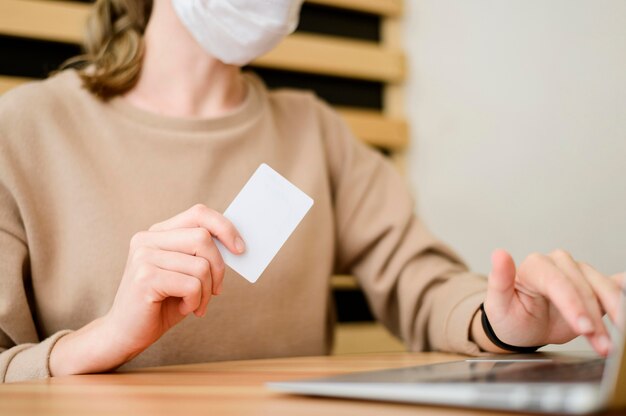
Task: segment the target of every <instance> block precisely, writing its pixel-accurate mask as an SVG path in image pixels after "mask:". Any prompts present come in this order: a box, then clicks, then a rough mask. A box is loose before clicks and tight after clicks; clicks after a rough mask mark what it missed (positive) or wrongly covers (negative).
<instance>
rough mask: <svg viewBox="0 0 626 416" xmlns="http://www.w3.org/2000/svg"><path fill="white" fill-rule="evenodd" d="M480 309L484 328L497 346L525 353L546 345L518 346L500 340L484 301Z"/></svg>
mask: <svg viewBox="0 0 626 416" xmlns="http://www.w3.org/2000/svg"><path fill="white" fill-rule="evenodd" d="M480 311H481V315H482V317H481V322H482V324H483V330H484V331H485V334H486V335H487V338H489V340H490V341H491V342H493V343H494V345H495V346H497V347H499V348H502V349H503V350H506V351H511V352H518V353H524V354H528V353H531V352H535V351H537V350H538V349H539V348H541V347H543V346H544V345H540V346H538V347H516V346H515V345H509V344H507V343H506V342H502V341H500V339H499V338H498V336H497V335H496V333H495V332H494V331H493V328H492V327H491V324H490V323H489V318H487V313H486V312H485V304H484V303H481V304H480Z"/></svg>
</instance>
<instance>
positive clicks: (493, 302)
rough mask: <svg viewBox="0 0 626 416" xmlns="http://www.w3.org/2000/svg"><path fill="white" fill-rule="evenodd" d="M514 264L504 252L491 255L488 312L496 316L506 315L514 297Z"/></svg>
mask: <svg viewBox="0 0 626 416" xmlns="http://www.w3.org/2000/svg"><path fill="white" fill-rule="evenodd" d="M515 275H516V271H515V262H514V261H513V258H512V257H511V255H510V254H509V253H507V252H506V251H505V250H496V251H494V252H493V253H492V255H491V273H490V274H489V280H488V282H487V301H486V303H488V305H489V310H490V311H493V310H496V311H497V313H496V314H495V315H496V316H504V315H506V311H507V310H508V309H509V306H510V305H511V300H512V299H513V296H515Z"/></svg>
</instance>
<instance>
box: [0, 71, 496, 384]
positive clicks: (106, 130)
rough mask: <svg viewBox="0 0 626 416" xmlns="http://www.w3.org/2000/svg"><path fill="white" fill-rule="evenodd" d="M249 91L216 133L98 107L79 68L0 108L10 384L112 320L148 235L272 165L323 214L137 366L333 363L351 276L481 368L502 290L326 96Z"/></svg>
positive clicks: (382, 314) (2, 316) (118, 105)
mask: <svg viewBox="0 0 626 416" xmlns="http://www.w3.org/2000/svg"><path fill="white" fill-rule="evenodd" d="M246 82H247V83H248V94H247V98H246V99H245V101H244V103H243V104H242V105H241V106H240V107H239V108H237V109H236V110H234V111H233V112H231V113H229V114H227V115H225V116H223V117H218V118H212V119H180V118H171V117H166V116H162V115H157V114H154V113H150V112H146V111H143V110H140V109H138V108H135V107H133V106H131V105H130V104H129V103H127V102H126V101H125V100H124V99H123V98H115V99H112V100H109V101H106V102H105V101H102V100H99V99H98V98H96V97H95V96H93V95H92V94H90V93H89V92H88V91H86V90H85V89H83V88H82V87H81V83H80V80H79V78H78V76H77V74H76V72H75V71H73V70H67V71H64V72H62V73H60V74H58V75H56V76H54V77H52V78H50V79H48V80H45V81H38V82H33V83H30V84H27V85H25V86H22V87H19V88H17V89H14V90H12V91H10V92H8V93H6V94H5V95H3V96H2V97H1V98H0V381H2V382H11V381H17V380H25V379H33V378H41V377H47V376H49V375H50V371H49V365H48V360H49V356H50V353H51V351H52V349H53V348H54V344H55V342H56V341H57V340H58V339H59V338H60V337H62V336H63V335H65V334H67V333H69V331H72V330H76V329H78V328H81V327H82V326H84V325H86V324H88V323H89V322H91V321H92V320H94V319H96V318H98V317H100V316H103V315H104V314H106V312H107V311H108V310H109V308H110V307H111V305H112V302H113V299H114V296H115V294H116V291H117V288H118V285H119V283H120V280H121V277H122V274H123V270H124V266H125V263H126V257H127V254H128V245H129V241H130V239H131V237H132V236H133V234H135V233H137V232H139V231H141V230H146V229H148V228H149V227H150V226H151V225H152V224H154V223H156V222H160V221H163V220H165V219H167V218H169V217H172V216H173V215H175V214H177V213H180V212H182V211H184V210H186V209H188V208H189V207H191V206H192V205H194V204H197V203H202V204H205V205H207V206H208V207H210V208H213V209H215V210H217V211H219V212H223V211H224V209H225V208H226V207H227V206H228V204H229V203H230V202H231V201H232V200H233V198H234V197H235V196H236V194H237V193H238V191H239V190H240V189H241V188H242V186H243V185H244V184H245V182H246V181H247V180H248V179H249V177H250V175H251V174H252V173H253V172H254V171H255V169H256V168H257V167H258V166H259V165H260V164H261V163H267V164H268V165H270V166H271V167H273V168H274V169H275V170H277V171H278V172H279V173H280V174H282V175H283V176H285V177H286V178H287V179H288V180H289V181H291V182H292V183H294V184H295V185H296V186H297V187H299V188H300V189H302V190H303V191H304V192H306V193H307V194H308V195H309V196H311V197H312V198H313V199H314V201H315V204H314V206H313V207H312V209H311V211H310V212H309V213H308V214H307V216H306V217H305V218H304V220H303V221H302V223H301V224H300V225H299V226H298V228H297V229H296V231H295V232H294V234H292V235H291V237H290V238H289V239H288V240H287V242H286V244H285V245H284V246H283V247H282V249H281V250H280V252H279V253H278V255H277V256H276V257H275V258H274V260H273V261H272V262H271V263H270V265H269V267H268V268H267V269H266V271H265V273H264V274H263V275H262V276H261V278H260V279H259V281H258V282H257V283H256V284H250V283H248V282H247V281H246V280H244V279H243V278H242V277H240V276H238V275H237V274H236V273H235V272H234V271H232V270H230V269H228V270H227V272H226V276H225V280H224V288H223V294H222V295H220V296H218V297H214V298H213V299H212V300H211V302H210V303H209V308H208V313H207V314H206V316H204V317H203V318H197V317H195V316H189V317H188V318H186V319H185V320H184V321H182V322H181V323H180V324H179V325H177V326H176V327H174V328H173V329H171V330H170V331H169V332H168V333H166V334H165V335H164V336H163V337H161V338H160V339H159V340H158V341H157V342H156V343H154V344H153V345H152V346H150V347H149V348H148V349H147V350H145V351H144V352H143V353H141V354H140V355H138V356H137V357H136V358H134V359H133V360H132V361H130V362H129V363H127V364H126V365H125V366H124V367H123V368H132V367H143V366H157V365H167V364H183V363H194V362H207V361H215V360H235V359H252V358H262V357H285V356H298V355H300V356H301V355H321V354H327V353H328V352H329V350H330V346H331V343H332V326H333V324H334V311H333V309H334V305H333V300H332V297H331V287H330V277H331V276H332V275H333V274H334V273H349V274H352V275H354V276H356V278H357V279H358V283H359V285H360V287H361V288H362V290H363V292H364V293H365V295H366V298H367V300H368V302H369V305H370V307H371V309H372V311H373V313H374V315H375V316H376V318H377V319H378V320H379V321H381V322H382V323H383V324H384V325H386V327H387V328H389V330H390V331H391V332H392V333H394V334H396V335H397V336H398V337H400V338H402V339H403V340H404V342H405V343H406V345H407V348H409V349H411V350H430V349H437V350H443V351H455V352H461V353H466V354H474V353H478V347H477V346H476V345H475V344H474V343H472V342H471V341H470V340H469V328H470V322H471V319H472V316H473V315H474V313H475V312H476V310H477V309H478V307H479V305H480V303H481V301H482V299H483V298H484V294H485V287H486V285H485V279H484V277H482V276H477V275H474V274H471V273H469V272H468V271H467V269H466V267H465V266H464V265H463V263H462V262H461V260H460V259H459V258H458V257H457V256H456V255H455V254H454V253H453V252H452V251H451V250H450V249H449V248H447V247H446V246H445V245H444V244H442V243H441V242H440V241H438V240H437V239H435V238H434V237H433V236H432V235H431V234H430V232H429V231H428V230H427V228H426V227H425V226H424V224H423V223H422V222H421V221H420V219H419V218H418V217H417V216H416V215H415V213H414V204H413V201H412V199H411V197H410V193H409V191H408V190H407V188H406V185H405V181H404V179H403V178H402V177H401V176H400V175H399V174H398V173H397V172H396V171H395V170H394V168H393V167H392V166H391V165H390V164H389V163H388V162H387V160H386V159H385V158H384V157H383V156H382V155H380V154H379V153H378V152H376V151H375V150H373V149H370V148H369V147H368V146H366V145H364V144H363V143H361V142H359V141H358V140H356V139H355V138H354V137H353V135H352V134H351V132H350V130H349V128H348V127H347V126H346V124H345V123H344V122H343V121H342V120H341V119H340V117H339V116H338V115H337V114H336V113H335V112H333V110H332V109H331V108H330V107H329V106H327V105H326V104H324V103H322V102H321V101H320V100H318V99H317V98H316V97H315V96H314V95H313V94H311V93H307V92H298V91H292V90H278V91H271V92H270V91H268V90H267V88H266V87H265V85H264V84H263V83H262V82H261V81H260V80H259V79H258V78H256V77H255V76H253V75H246ZM129 319H132V317H129Z"/></svg>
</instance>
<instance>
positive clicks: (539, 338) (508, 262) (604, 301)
mask: <svg viewBox="0 0 626 416" xmlns="http://www.w3.org/2000/svg"><path fill="white" fill-rule="evenodd" d="M623 284H624V275H623V274H619V275H615V276H612V277H607V276H605V275H603V274H601V273H599V272H598V271H596V270H595V269H593V268H592V267H591V266H589V265H588V264H585V263H580V262H577V261H575V260H574V259H573V258H572V256H571V255H570V254H569V253H567V252H565V251H562V250H556V251H554V252H552V253H550V254H549V255H542V254H532V255H530V256H528V258H526V260H524V261H523V262H522V263H521V264H520V265H519V267H518V268H517V269H516V267H515V263H514V261H513V259H512V258H511V256H510V255H509V254H508V253H507V252H506V251H504V250H497V251H495V252H494V253H493V255H492V271H491V274H490V275H489V283H488V289H487V296H486V299H485V304H484V306H485V311H486V313H487V316H488V317H489V322H490V323H491V326H492V328H493V330H494V332H495V334H496V335H497V337H498V338H499V339H500V340H501V341H503V342H505V343H507V344H509V345H515V346H519V347H524V346H535V345H544V344H562V343H565V342H568V341H570V340H572V339H574V338H576V337H577V336H579V335H584V336H585V337H587V339H588V340H589V342H590V343H591V345H592V346H593V348H594V349H595V350H596V351H597V352H598V353H599V354H601V355H607V354H608V353H609V352H610V350H611V341H610V338H609V334H608V331H607V328H606V326H605V324H604V322H603V321H602V317H603V315H604V314H605V313H608V314H609V317H610V318H611V320H612V321H613V322H617V321H618V319H621V318H619V315H620V313H621V311H620V307H621V306H620V292H621V287H622V286H623ZM480 332H482V327H481V325H480V313H478V314H477V316H476V317H475V319H474V324H473V327H472V335H473V336H474V339H475V340H476V342H477V343H478V344H479V346H481V347H482V348H483V349H486V350H488V351H492V352H502V350H500V349H499V348H497V347H495V345H493V344H491V342H488V341H487V342H485V340H486V336H485V335H484V332H482V333H480Z"/></svg>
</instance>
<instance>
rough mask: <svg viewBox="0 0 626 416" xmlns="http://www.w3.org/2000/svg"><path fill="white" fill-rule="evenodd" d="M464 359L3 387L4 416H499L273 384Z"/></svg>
mask: <svg viewBox="0 0 626 416" xmlns="http://www.w3.org/2000/svg"><path fill="white" fill-rule="evenodd" d="M455 359H459V357H458V356H454V355H447V354H438V353H427V354H411V353H389V354H359V355H343V356H330V357H305V358H282V359H271V360H253V361H232V362H219V363H209V364H192V365H181V366H171V367H160V368H151V369H143V370H138V371H131V372H124V373H113V374H97V375H83V376H71V377H58V378H52V379H47V380H37V381H30V382H25V383H13V384H5V385H0V415H3V416H4V415H11V416H23V415H44V414H45V415H80V416H96V415H121V416H124V415H133V416H135V415H137V416H140V415H151V416H152V415H155V416H156V415H167V416H175V415H184V416H192V415H219V416H222V415H268V416H269V415H271V416H281V415H311V416H313V415H315V416H331V415H357V416H367V415H376V416H381V415H384V416H388V415H389V416H393V415H413V416H415V415H484V414H490V415H498V414H500V413H497V412H486V411H483V410H475V411H472V410H461V409H454V408H444V407H426V406H415V405H406V404H394V403H381V402H366V401H355V400H342V399H324V398H311V397H301V396H293V395H287V394H281V393H276V392H273V391H270V390H268V389H266V388H265V386H264V383H265V382H268V381H279V380H289V379H299V378H306V377H323V376H329V375H334V374H341V373H347V372H354V371H366V370H376V369H383V368H391V367H406V366H412V365H418V364H428V363H436V362H444V361H451V360H455Z"/></svg>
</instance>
